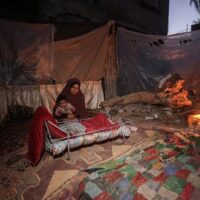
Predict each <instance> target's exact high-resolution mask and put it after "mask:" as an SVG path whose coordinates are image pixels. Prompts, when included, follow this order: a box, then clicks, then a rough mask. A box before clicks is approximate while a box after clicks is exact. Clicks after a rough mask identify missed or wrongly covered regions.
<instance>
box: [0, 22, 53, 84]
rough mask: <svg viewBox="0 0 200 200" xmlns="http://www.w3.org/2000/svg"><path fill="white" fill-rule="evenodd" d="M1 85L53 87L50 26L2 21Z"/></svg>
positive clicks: (0, 34) (0, 43)
mask: <svg viewBox="0 0 200 200" xmlns="http://www.w3.org/2000/svg"><path fill="white" fill-rule="evenodd" d="M0 27H1V29H0V45H1V48H0V85H14V84H15V85H16V84H17V85H30V84H35V83H50V81H51V79H50V77H49V76H50V73H51V68H50V63H49V62H50V60H49V59H48V60H44V59H43V57H44V54H48V58H50V57H51V52H50V48H49V44H50V43H49V42H50V33H51V29H50V25H49V24H30V23H20V22H14V21H8V20H0Z"/></svg>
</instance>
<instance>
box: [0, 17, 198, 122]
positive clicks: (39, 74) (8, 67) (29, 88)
mask: <svg viewBox="0 0 200 200" xmlns="http://www.w3.org/2000/svg"><path fill="white" fill-rule="evenodd" d="M0 24H1V27H2V28H1V30H0V43H1V47H2V48H1V50H0V56H1V57H0V65H1V67H0V84H1V86H0V93H1V94H0V95H1V98H0V110H1V116H0V120H2V119H3V118H4V117H5V116H6V115H7V114H8V110H9V109H8V108H9V107H11V106H16V105H23V106H31V107H33V108H34V109H35V108H37V106H40V105H45V106H46V107H47V108H48V109H49V110H50V111H51V110H52V107H53V105H54V102H55V98H56V96H57V95H58V94H59V92H60V91H61V90H62V88H63V87H64V85H65V83H66V81H67V80H68V79H69V78H71V77H78V78H80V80H81V82H82V89H83V92H84V93H85V95H86V104H87V107H88V108H98V107H99V105H100V102H101V101H103V100H104V97H105V98H106V99H109V98H112V97H115V96H117V95H119V96H121V95H125V94H129V93H132V92H135V91H142V90H155V89H156V87H157V84H158V82H159V80H160V79H161V78H163V77H164V76H166V75H167V74H168V73H179V74H180V75H181V76H182V77H183V78H184V79H185V80H186V85H185V86H186V88H187V89H189V90H193V91H194V93H195V94H197V95H199V94H200V91H199V90H200V89H199V85H200V82H199V81H200V79H199V77H200V70H199V68H200V65H199V63H200V62H199V61H200V60H199V59H200V58H199V56H198V53H199V52H200V45H199V42H200V34H199V31H194V32H190V33H183V34H176V35H171V36H159V35H149V34H141V33H137V32H134V31H130V30H126V29H124V28H118V29H117V32H116V34H115V31H116V29H115V25H114V22H113V21H109V22H107V24H105V25H104V26H102V27H100V28H97V29H95V30H93V31H91V32H89V33H86V34H84V35H81V36H78V37H75V38H70V39H65V40H60V41H54V33H55V31H56V30H55V29H54V27H53V26H52V25H51V24H27V23H19V22H11V21H6V20H0ZM102 80H103V83H102ZM102 86H103V87H104V93H103V87H102Z"/></svg>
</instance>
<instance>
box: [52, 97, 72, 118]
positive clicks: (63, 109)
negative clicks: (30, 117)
mask: <svg viewBox="0 0 200 200" xmlns="http://www.w3.org/2000/svg"><path fill="white" fill-rule="evenodd" d="M75 111H76V108H75V107H74V106H73V105H72V104H70V103H69V102H67V101H66V100H65V99H62V100H60V101H59V103H58V104H57V106H56V108H55V110H54V116H55V117H56V118H61V117H63V118H64V117H66V118H71V117H72V116H74V112H75Z"/></svg>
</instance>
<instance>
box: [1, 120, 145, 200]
mask: <svg viewBox="0 0 200 200" xmlns="http://www.w3.org/2000/svg"><path fill="white" fill-rule="evenodd" d="M29 124H30V121H29V120H28V121H16V122H12V123H9V122H8V123H6V124H4V127H3V128H2V131H1V134H0V135H1V136H2V137H1V139H0V141H1V144H2V145H1V154H0V159H1V162H0V199H1V200H9V199H25V200H26V199H27V200H33V199H46V198H49V197H50V196H52V195H54V194H55V192H57V191H60V189H61V188H62V187H63V186H65V185H66V183H67V182H68V181H69V180H70V179H72V178H73V177H74V178H75V179H76V177H77V176H76V175H77V174H78V173H79V171H80V170H81V169H86V168H88V167H91V166H93V165H95V164H97V163H101V162H105V161H107V160H110V159H113V158H116V157H118V156H121V155H123V154H124V153H126V152H128V151H129V150H130V149H132V148H137V147H138V145H139V144H140V143H141V142H145V141H146V140H148V138H147V137H146V135H145V134H143V132H137V133H134V134H132V135H131V136H130V137H129V138H126V140H125V142H124V143H122V140H121V139H118V140H111V141H107V142H103V143H98V144H94V145H91V146H87V147H82V148H79V149H74V150H73V151H72V152H71V158H70V160H68V156H67V154H64V155H63V156H61V157H59V158H56V159H53V158H52V156H50V155H49V154H48V153H46V152H45V153H44V154H43V156H42V159H41V161H40V163H39V164H38V166H36V167H30V166H28V165H27V163H26V162H24V158H25V155H26V152H27V137H28V126H29ZM80 177H81V176H80ZM80 177H79V176H78V178H80ZM78 180H79V179H78Z"/></svg>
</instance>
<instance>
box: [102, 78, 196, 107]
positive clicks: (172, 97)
mask: <svg viewBox="0 0 200 200" xmlns="http://www.w3.org/2000/svg"><path fill="white" fill-rule="evenodd" d="M161 82H162V84H160V85H159V91H158V92H150V91H141V92H134V93H131V94H128V95H125V96H122V97H115V98H112V99H109V100H106V101H104V102H102V103H101V105H100V106H101V107H109V106H114V105H126V104H131V103H140V102H142V103H148V104H162V105H168V106H169V107H171V108H179V107H183V106H191V105H192V102H191V101H190V100H189V99H188V98H187V96H188V91H186V90H185V89H183V84H184V82H185V81H184V80H183V79H181V78H180V77H179V76H178V75H172V76H168V78H167V79H165V80H164V81H163V80H161Z"/></svg>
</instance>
